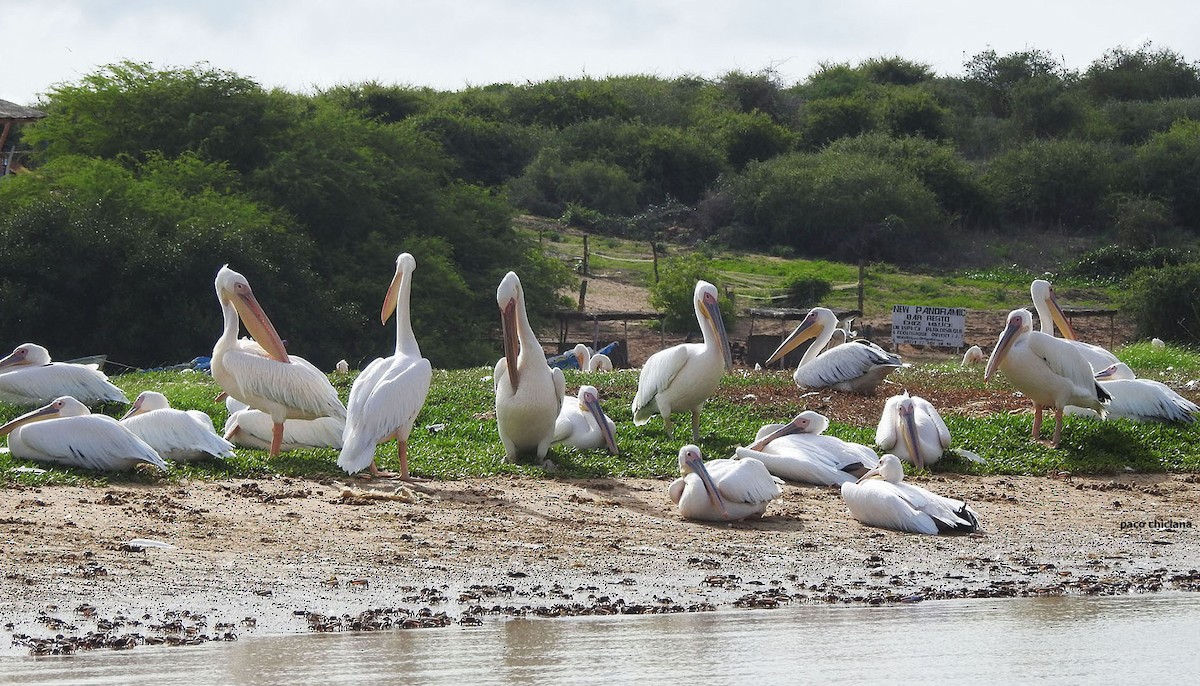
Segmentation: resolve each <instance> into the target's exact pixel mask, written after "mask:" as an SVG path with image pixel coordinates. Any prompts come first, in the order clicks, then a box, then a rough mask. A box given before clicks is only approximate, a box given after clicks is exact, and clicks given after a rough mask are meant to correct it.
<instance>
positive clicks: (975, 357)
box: [962, 345, 987, 367]
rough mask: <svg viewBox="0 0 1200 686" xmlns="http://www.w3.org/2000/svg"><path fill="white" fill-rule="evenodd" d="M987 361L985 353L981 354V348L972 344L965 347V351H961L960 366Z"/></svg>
mask: <svg viewBox="0 0 1200 686" xmlns="http://www.w3.org/2000/svg"><path fill="white" fill-rule="evenodd" d="M986 361H987V355H984V354H983V348H980V347H979V346H977V345H973V346H971V347H970V348H967V352H965V353H963V359H962V366H963V367H969V366H971V365H974V364H983V363H984V362H986Z"/></svg>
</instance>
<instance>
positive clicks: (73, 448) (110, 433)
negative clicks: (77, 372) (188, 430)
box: [0, 396, 167, 471]
mask: <svg viewBox="0 0 1200 686" xmlns="http://www.w3.org/2000/svg"><path fill="white" fill-rule="evenodd" d="M5 434H7V435H8V447H9V450H10V451H11V452H12V454H13V456H14V457H20V458H24V459H27V460H34V461H37V462H43V463H46V464H51V465H55V466H66V467H82V468H84V469H94V470H97V471H119V470H127V469H132V468H133V467H134V466H136V465H138V464H141V463H146V464H152V465H154V466H155V467H158V468H159V469H161V470H163V471H166V469H167V464H166V463H165V462H163V459H162V458H161V457H159V455H158V453H157V452H155V451H154V448H151V447H150V446H149V445H147V444H146V442H145V441H143V440H142V439H140V438H138V437H137V436H135V435H134V434H133V432H131V431H130V430H129V429H127V428H125V427H124V426H122V425H121V424H120V422H118V421H117V420H115V419H113V418H112V417H109V416H107V415H102V414H91V413H90V412H89V411H88V408H87V406H86V405H84V404H83V403H81V402H79V401H78V400H76V399H75V398H72V397H70V396H63V397H61V398H56V399H55V400H54V401H53V402H51V403H50V404H49V405H46V406H45V407H42V408H39V409H37V410H33V411H32V412H27V413H25V414H23V415H21V416H20V417H17V418H16V419H14V420H12V421H11V422H9V423H7V424H5V425H4V426H2V427H0V436H3V435H5Z"/></svg>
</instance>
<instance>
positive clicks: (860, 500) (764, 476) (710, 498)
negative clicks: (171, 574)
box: [0, 253, 1200, 534]
mask: <svg viewBox="0 0 1200 686" xmlns="http://www.w3.org/2000/svg"><path fill="white" fill-rule="evenodd" d="M415 269H416V260H415V259H414V258H413V257H412V255H409V254H408V253H402V254H401V255H400V256H399V257H398V258H397V259H396V270H395V274H394V276H393V278H392V280H391V283H390V285H389V286H388V290H387V294H386V296H385V297H384V301H383V309H382V312H381V316H380V319H381V322H382V323H384V324H386V323H387V321H388V319H389V318H391V316H392V315H393V314H395V319H396V348H395V352H394V353H393V354H392V355H391V356H389V357H383V358H378V359H376V360H374V361H373V362H372V363H371V364H370V365H368V366H367V367H366V368H365V369H364V370H363V371H362V373H360V374H359V376H358V377H357V378H356V379H355V381H354V384H353V385H352V387H351V390H350V396H349V402H348V403H347V404H346V405H342V403H341V402H340V400H339V398H338V394H337V391H336V390H335V389H334V387H333V385H332V384H331V383H330V381H329V378H328V377H327V376H326V375H325V374H324V373H323V372H321V371H320V370H319V369H317V368H316V367H315V366H313V365H312V364H310V363H309V362H307V361H306V360H304V359H303V358H300V357H297V356H294V355H290V354H289V353H288V352H287V350H286V348H285V347H284V343H283V341H282V339H281V338H280V337H279V334H278V333H277V332H276V330H275V327H274V326H273V325H272V324H271V321H270V319H268V318H267V315H266V313H265V312H264V311H263V308H262V306H261V305H260V304H259V302H258V300H257V299H256V298H255V296H254V293H253V291H252V290H251V288H250V283H249V282H248V281H247V280H246V278H245V277H244V276H242V275H241V274H239V273H238V272H236V271H234V270H232V269H230V268H229V267H228V266H225V267H222V268H221V270H220V271H219V272H218V273H217V277H216V281H215V284H214V285H215V288H216V293H217V299H218V301H219V302H220V304H221V310H222V313H223V316H224V330H223V331H222V333H221V336H220V338H218V339H217V342H216V344H215V346H214V348H213V355H212V361H211V369H212V375H213V378H214V379H215V380H216V382H217V384H218V385H219V386H220V387H221V388H222V390H223V394H224V395H225V396H226V404H227V407H228V408H229V411H230V415H229V420H228V422H227V423H226V425H225V431H224V436H223V437H222V436H221V435H219V434H218V433H217V432H216V431H215V429H214V426H213V423H212V420H211V418H210V417H209V416H208V415H207V414H205V413H203V412H198V411H194V410H193V411H188V412H184V411H180V410H176V409H172V408H171V407H170V405H169V403H168V402H167V399H166V398H165V397H164V396H163V395H162V394H161V393H157V392H154V391H146V392H143V393H142V394H141V395H139V396H138V397H137V399H136V400H135V401H134V403H133V405H132V407H131V408H130V409H129V411H128V412H127V413H126V414H125V416H124V417H123V418H122V419H120V420H119V421H118V420H116V419H113V418H111V417H108V416H106V415H100V414H91V413H90V412H89V410H88V407H87V406H88V405H89V404H92V405H94V404H96V403H101V402H122V403H127V402H128V400H127V399H126V397H125V395H124V394H123V393H122V392H121V390H120V389H118V388H117V387H116V386H114V385H113V384H111V383H110V382H109V381H108V379H107V378H106V377H105V376H104V374H103V373H101V372H100V371H98V370H97V369H95V368H94V367H89V366H85V365H79V364H70V363H56V362H52V361H51V359H50V355H49V353H48V352H47V351H46V349H45V348H43V347H42V346H39V345H36V344H32V343H26V344H24V345H21V346H18V347H17V348H16V350H14V351H13V352H12V354H10V355H8V356H7V357H5V358H4V359H2V360H0V400H4V401H6V402H10V403H16V404H26V405H42V404H43V403H48V404H45V405H44V406H43V407H40V408H39V409H36V410H33V411H31V412H28V413H26V414H24V415H21V416H20V417H17V418H16V419H14V420H12V421H10V422H8V423H7V424H5V425H4V426H2V427H0V436H2V435H8V445H9V449H10V450H11V452H12V454H13V455H14V456H16V457H21V458H26V459H31V460H35V461H39V462H43V463H49V464H55V465H69V466H77V467H83V468H86V469H95V470H118V469H128V468H131V467H133V466H134V465H136V464H140V463H149V464H152V465H154V466H156V467H158V468H160V469H166V467H167V465H166V462H165V461H164V460H175V461H187V460H194V459H198V458H202V457H205V456H215V457H224V456H229V455H232V451H233V447H234V444H238V445H244V446H248V447H254V448H260V449H266V450H268V451H269V452H270V454H271V456H272V457H274V456H276V455H278V454H279V453H280V451H282V450H290V449H294V448H298V447H310V446H316V447H333V448H336V449H339V450H340V453H339V456H338V465H339V466H340V467H341V468H343V469H344V470H345V471H346V472H347V473H349V474H356V473H359V472H364V471H366V472H369V473H370V474H371V475H374V476H379V475H384V474H385V473H384V472H381V471H380V470H379V467H378V465H377V464H376V462H375V452H376V447H377V446H378V445H380V444H382V443H385V442H387V441H391V440H395V441H396V446H397V448H396V450H397V457H398V460H399V464H400V472H399V474H398V475H395V476H398V477H399V478H401V479H409V478H410V476H409V470H408V458H407V446H408V438H409V434H410V432H411V431H412V428H413V425H414V423H415V421H416V418H417V415H418V413H419V412H420V411H421V408H422V406H423V405H424V403H425V398H426V395H427V394H428V391H429V385H430V380H431V377H432V368H431V366H430V363H429V361H428V360H426V359H425V358H423V357H421V351H420V348H419V346H418V345H417V341H416V338H415V337H414V335H413V331H412V326H411V324H410V320H409V298H410V293H411V284H412V275H413V271H414V270H415ZM1030 294H1031V296H1032V298H1033V301H1034V305H1035V307H1036V309H1037V310H1038V313H1039V317H1040V320H1041V325H1042V330H1041V331H1033V327H1032V316H1031V315H1030V313H1029V312H1028V310H1025V309H1018V310H1013V311H1012V312H1011V313H1010V314H1009V315H1008V318H1007V322H1006V325H1005V327H1004V330H1003V332H1002V333H1001V334H1000V337H999V340H998V341H997V343H996V346H995V348H994V350H993V351H992V354H991V357H990V359H988V360H987V366H986V370H985V372H984V378H985V379H991V377H992V376H993V375H994V374H995V373H996V371H997V370H999V371H1001V372H1003V373H1004V375H1005V376H1006V377H1007V378H1008V380H1009V381H1010V382H1011V383H1012V385H1013V386H1014V387H1015V388H1016V389H1017V390H1019V391H1020V392H1021V393H1023V394H1024V395H1025V396H1026V397H1027V398H1029V399H1030V400H1031V401H1032V402H1033V408H1034V421H1033V430H1032V435H1033V439H1034V440H1039V439H1040V432H1041V422H1042V412H1043V409H1045V408H1052V409H1053V410H1054V412H1055V428H1054V437H1053V439H1052V440H1051V441H1050V444H1051V445H1053V446H1057V444H1058V441H1059V438H1060V436H1061V431H1062V417H1063V413H1064V411H1067V410H1068V408H1071V409H1070V411H1072V412H1090V413H1093V414H1095V415H1097V416H1099V417H1102V418H1103V417H1113V416H1120V417H1129V418H1133V419H1137V420H1159V421H1189V422H1190V421H1193V419H1194V417H1193V415H1194V413H1196V412H1200V407H1197V406H1196V405H1195V404H1193V403H1191V402H1189V401H1188V400H1186V399H1185V398H1183V397H1181V396H1180V395H1179V394H1177V393H1175V392H1174V391H1172V390H1171V389H1170V388H1168V387H1167V386H1165V385H1163V384H1161V383H1158V382H1154V381H1148V380H1143V379H1137V378H1135V377H1134V376H1133V374H1132V372H1131V371H1130V370H1129V368H1128V367H1127V366H1125V365H1123V364H1121V363H1120V362H1119V361H1118V360H1117V359H1116V357H1115V356H1113V355H1112V353H1110V352H1108V351H1106V350H1104V349H1102V348H1099V347H1097V346H1089V345H1087V344H1084V343H1081V342H1079V341H1077V340H1074V338H1075V336H1074V332H1073V330H1072V328H1071V326H1070V324H1069V322H1068V321H1067V319H1066V317H1065V316H1064V314H1063V312H1062V310H1061V308H1060V307H1059V306H1058V304H1057V302H1056V301H1055V296H1054V291H1053V289H1052V288H1051V286H1050V284H1049V283H1047V282H1046V281H1043V280H1037V281H1034V282H1033V284H1032V286H1031V288H1030ZM693 300H694V303H693V304H694V308H695V312H696V319H697V322H698V323H699V325H700V329H701V331H702V333H703V342H701V343H685V344H681V345H677V346H674V347H670V348H667V349H665V350H661V351H659V352H657V353H655V354H653V355H652V356H650V358H649V359H648V360H646V363H645V365H644V366H643V367H642V369H641V371H640V376H639V379H638V387H637V393H636V395H635V397H634V400H633V406H632V412H633V421H634V423H635V424H637V425H644V424H646V423H647V422H648V421H649V420H650V419H651V418H652V417H653V416H655V415H658V416H660V417H662V419H663V423H664V426H665V429H666V431H667V433H668V435H670V433H671V430H672V416H673V415H674V414H676V413H680V412H690V413H691V420H692V441H693V443H692V444H689V445H685V446H683V447H682V448H680V450H679V469H680V473H681V477H680V478H678V479H676V480H675V481H674V482H673V483H671V485H670V486H669V488H668V494H669V496H670V498H671V500H672V501H673V502H674V503H675V504H676V506H677V508H678V511H679V513H680V514H681V516H683V517H685V518H689V519H701V520H714V521H727V520H738V519H743V518H747V517H756V516H761V515H762V514H763V513H764V511H765V510H766V507H767V504H768V503H769V502H770V501H771V500H773V499H775V498H779V497H781V496H782V493H783V491H782V488H781V485H782V483H783V480H788V481H793V482H801V483H809V484H817V485H840V487H841V494H842V497H843V499H844V501H845V504H846V507H847V509H848V510H849V511H850V513H851V515H852V516H854V517H855V518H856V519H858V520H859V521H861V522H863V523H865V524H869V525H872V526H880V527H886V528H891V529H897V530H901V531H911V532H917V533H926V534H936V533H944V532H971V531H975V530H976V529H977V528H978V526H979V522H978V516H977V514H976V513H975V512H974V511H973V510H972V509H971V508H970V507H968V506H967V505H966V503H965V502H963V501H961V500H955V499H953V498H947V497H943V496H940V495H937V494H934V493H931V492H930V491H928V490H925V489H923V488H920V487H918V486H914V485H912V484H908V483H905V482H904V469H903V466H902V464H901V461H907V462H910V463H912V464H914V465H917V466H918V467H924V466H926V465H928V464H931V463H933V462H935V461H936V460H937V459H938V458H940V457H941V456H942V454H943V453H944V452H945V451H946V450H947V448H948V447H949V444H950V432H949V431H948V429H947V428H946V424H945V422H943V421H942V418H941V417H940V416H939V414H938V412H937V410H936V409H935V408H934V407H933V406H932V405H931V404H930V403H929V402H927V401H925V400H924V399H922V398H920V397H916V396H910V395H909V394H908V393H907V392H906V393H903V394H901V395H897V396H894V397H892V398H890V399H889V400H888V401H887V402H886V404H885V406H884V410H883V413H882V416H881V418H880V422H879V425H878V427H877V430H876V435H875V440H876V445H878V446H879V447H880V448H882V449H883V450H884V451H885V452H884V453H883V454H882V456H880V455H879V454H877V453H876V452H875V450H874V449H872V448H871V447H868V446H865V445H859V444H855V443H850V442H847V441H843V440H841V439H839V438H836V437H834V436H828V435H825V434H824V431H825V429H826V428H827V427H828V425H829V421H828V419H827V418H826V417H824V416H822V415H820V414H818V413H816V412H812V411H805V412H801V413H800V414H799V415H798V416H796V417H795V418H794V419H793V420H792V421H790V422H788V423H786V424H769V425H766V426H764V427H762V428H761V429H760V430H759V431H758V434H757V435H756V436H755V440H754V442H753V443H752V444H751V445H750V446H748V447H739V448H738V449H737V450H736V454H735V455H734V456H733V457H732V458H729V459H717V460H710V461H707V462H706V461H705V460H704V457H703V455H702V454H701V452H700V449H699V448H698V447H697V446H696V445H694V444H695V443H697V442H699V439H698V437H699V422H700V410H701V407H702V406H703V404H704V402H705V401H706V400H707V399H708V398H709V397H710V396H711V395H712V394H713V392H715V391H716V389H717V387H718V385H719V384H720V382H721V378H722V376H723V375H724V374H725V372H726V371H727V370H730V369H732V365H733V361H732V357H731V352H730V350H731V349H730V345H729V340H728V335H727V333H726V331H725V326H724V322H723V321H722V318H721V312H720V310H719V308H718V306H717V289H716V288H715V287H714V286H713V285H712V284H709V283H707V282H704V281H700V282H698V283H697V284H696V288H695V292H694V297H693ZM496 301H497V305H498V306H499V309H500V319H501V324H502V330H503V343H504V357H502V358H501V359H500V360H499V361H498V362H497V363H496V366H495V369H494V371H493V375H492V380H493V385H494V391H495V397H496V424H497V429H498V433H499V436H500V441H501V443H502V444H503V446H504V451H505V457H506V459H507V460H508V461H515V460H516V459H517V458H518V456H520V455H537V456H538V458H544V457H545V456H546V453H547V451H548V449H549V448H550V446H551V445H552V444H556V443H562V444H566V445H570V446H572V447H575V448H578V449H581V450H589V449H600V448H604V449H607V450H608V451H610V452H611V453H613V454H617V453H618V448H617V442H616V438H615V433H616V432H615V428H616V427H615V425H614V423H613V421H612V419H610V418H609V417H608V416H607V415H605V413H604V411H603V409H601V406H600V397H599V393H598V392H597V390H596V388H595V387H593V386H589V385H582V386H580V388H579V391H578V394H577V395H576V396H568V395H567V394H566V382H565V379H564V376H563V373H562V371H561V370H560V369H557V368H553V367H551V366H550V365H548V364H547V361H546V356H545V353H544V352H543V350H542V347H541V345H540V343H539V342H538V340H537V336H536V334H535V333H534V330H533V328H532V326H531V325H530V323H529V318H528V316H527V314H526V309H525V297H524V293H523V291H522V288H521V281H520V279H519V278H518V277H517V275H516V274H515V273H513V272H509V273H508V274H507V275H506V276H505V277H504V279H503V280H502V281H501V282H500V285H499V288H498V289H497V292H496ZM1055 325H1057V326H1058V327H1059V328H1060V329H1061V330H1062V333H1063V335H1064V336H1065V338H1058V337H1055V336H1054V328H1053V327H1054V326H1055ZM240 326H244V327H245V329H246V330H247V332H248V333H249V334H250V337H249V338H239V337H238V334H239V330H240ZM838 331H841V332H843V333H848V327H847V328H846V329H841V328H839V326H838V321H837V318H836V316H835V315H834V314H833V313H832V312H831V311H830V310H828V309H825V308H820V307H818V308H814V309H813V310H811V311H810V312H809V313H808V315H807V316H806V317H805V318H804V320H803V321H802V322H801V323H800V325H799V326H798V327H797V328H796V329H795V331H793V332H792V333H791V334H790V335H789V336H788V337H787V338H786V339H785V340H784V341H783V342H782V343H781V344H780V346H779V348H778V349H777V350H776V351H775V352H774V353H772V355H771V356H770V358H769V360H768V364H770V363H772V362H775V361H777V360H779V359H782V358H783V357H784V356H785V355H787V354H788V353H789V352H791V351H792V350H794V349H795V348H796V347H797V346H799V345H800V344H801V343H803V342H805V341H808V340H812V343H811V344H810V346H809V348H808V350H807V351H806V352H805V354H804V356H803V357H802V359H801V361H800V363H799V365H798V366H797V368H796V371H795V374H794V375H793V378H794V380H795V382H796V384H797V386H799V387H800V388H832V389H836V390H841V391H847V392H852V393H860V394H870V393H874V392H875V390H876V388H877V387H878V385H879V384H880V383H881V382H883V380H884V379H885V377H886V376H887V375H888V374H889V373H890V372H891V371H892V370H894V369H897V368H900V367H903V366H905V364H904V363H903V362H902V361H901V360H900V358H899V357H898V356H896V355H894V354H892V353H889V352H887V351H885V350H883V349H882V348H880V347H878V346H876V345H874V344H873V343H870V342H867V341H857V340H856V341H853V342H849V343H846V344H842V345H834V346H832V347H827V346H828V344H829V343H830V341H831V339H832V338H833V336H834V335H835V332H838ZM575 354H576V355H577V356H578V362H579V366H580V369H585V370H586V369H592V370H603V369H605V368H608V369H611V362H608V364H607V365H606V364H605V362H606V361H607V358H604V357H603V356H596V357H595V359H593V360H589V359H588V350H587V349H586V347H585V346H580V347H579V348H577V349H576V351H575ZM984 359H985V358H984V355H983V351H982V350H981V349H979V348H978V347H974V348H972V349H971V350H969V351H968V352H967V355H966V356H965V357H964V361H963V363H964V365H966V364H970V363H982V362H983V361H984ZM342 366H343V365H340V364H339V367H342ZM962 454H964V455H966V456H967V457H970V458H972V459H978V458H977V457H975V456H973V455H971V454H969V453H965V451H962ZM388 476H392V475H388Z"/></svg>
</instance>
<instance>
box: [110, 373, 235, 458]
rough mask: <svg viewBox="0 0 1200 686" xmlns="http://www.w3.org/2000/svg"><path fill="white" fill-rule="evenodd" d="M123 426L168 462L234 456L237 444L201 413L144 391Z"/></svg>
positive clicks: (122, 423) (151, 392)
mask: <svg viewBox="0 0 1200 686" xmlns="http://www.w3.org/2000/svg"><path fill="white" fill-rule="evenodd" d="M121 425H122V426H124V427H125V428H126V429H129V430H130V431H132V432H133V433H134V435H136V436H137V437H138V438H140V439H142V440H143V441H145V442H146V443H147V444H148V445H149V446H150V447H151V448H154V450H155V451H157V452H158V454H159V455H160V456H162V457H163V458H165V459H168V460H174V461H176V462H189V461H192V460H199V459H203V458H206V457H233V444H232V443H230V442H229V441H227V440H225V439H224V438H221V437H220V436H218V435H217V430H216V429H215V428H213V422H212V417H209V416H208V415H207V414H205V413H204V412H201V411H200V410H187V411H184V410H176V409H174V408H172V407H171V403H170V402H169V401H168V400H167V396H165V395H163V394H162V393H159V392H158V391H142V392H141V393H140V394H139V395H138V397H137V399H136V400H134V401H133V407H131V408H129V411H128V412H126V413H125V416H124V417H121Z"/></svg>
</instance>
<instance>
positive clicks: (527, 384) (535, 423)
mask: <svg viewBox="0 0 1200 686" xmlns="http://www.w3.org/2000/svg"><path fill="white" fill-rule="evenodd" d="M496 304H497V305H499V306H500V323H501V325H502V327H503V330H504V357H502V358H500V360H499V361H497V362H496V368H495V370H493V372H492V382H493V384H494V386H495V391H496V429H497V431H498V432H499V433H500V442H501V443H503V444H504V456H505V459H506V460H508V461H509V462H515V461H516V460H517V455H520V454H521V453H528V452H535V453H536V454H537V456H538V458H539V459H540V458H544V457H546V451H547V450H549V449H550V444H551V443H552V442H553V441H554V424H555V422H556V421H558V414H559V412H560V411H561V410H562V404H563V396H564V395H565V394H566V392H567V382H566V380H565V379H564V378H563V374H562V370H561V369H551V368H550V365H548V364H546V354H545V353H544V352H543V351H542V345H541V343H538V339H537V334H536V333H534V331H533V327H532V326H531V325H530V324H529V315H528V313H527V312H526V311H525V291H524V290H522V288H521V280H520V279H519V278H517V275H516V274H515V273H514V272H509V273H507V274H505V275H504V279H503V280H501V281H500V287H499V288H497V289H496Z"/></svg>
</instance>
